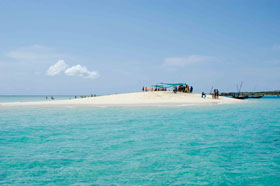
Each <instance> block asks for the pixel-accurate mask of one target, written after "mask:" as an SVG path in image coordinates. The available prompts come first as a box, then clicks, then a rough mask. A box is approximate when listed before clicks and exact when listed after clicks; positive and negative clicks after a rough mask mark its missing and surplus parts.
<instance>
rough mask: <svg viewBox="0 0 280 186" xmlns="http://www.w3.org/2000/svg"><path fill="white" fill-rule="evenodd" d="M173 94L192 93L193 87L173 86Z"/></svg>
mask: <svg viewBox="0 0 280 186" xmlns="http://www.w3.org/2000/svg"><path fill="white" fill-rule="evenodd" d="M173 92H174V93H176V92H186V93H192V92H193V87H192V86H190V87H189V85H187V84H186V85H185V86H183V85H180V86H178V87H177V86H174V87H173Z"/></svg>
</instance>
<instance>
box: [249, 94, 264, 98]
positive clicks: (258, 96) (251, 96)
mask: <svg viewBox="0 0 280 186" xmlns="http://www.w3.org/2000/svg"><path fill="white" fill-rule="evenodd" d="M262 97H263V96H260V95H249V96H248V98H253V99H259V98H262Z"/></svg>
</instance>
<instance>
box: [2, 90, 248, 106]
mask: <svg viewBox="0 0 280 186" xmlns="http://www.w3.org/2000/svg"><path fill="white" fill-rule="evenodd" d="M242 102H243V101H242V100H237V99H233V98H228V97H222V96H220V97H219V99H212V96H211V95H207V97H206V99H203V98H201V94H195V93H192V94H190V93H181V92H178V93H176V94H174V93H173V92H169V91H167V92H164V91H159V92H136V93H125V94H114V95H106V96H97V97H87V98H77V99H68V100H48V101H47V100H46V101H34V102H10V103H0V107H3V106H94V107H106V106H155V107H157V106H191V105H215V104H233V103H242Z"/></svg>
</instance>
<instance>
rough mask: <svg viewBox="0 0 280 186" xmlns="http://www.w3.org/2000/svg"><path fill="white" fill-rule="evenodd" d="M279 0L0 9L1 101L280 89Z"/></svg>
mask: <svg viewBox="0 0 280 186" xmlns="http://www.w3.org/2000/svg"><path fill="white" fill-rule="evenodd" d="M279 10H280V1H277V0H271V1H267V0H263V1H260V0H246V1H244V0H227V1H225V0H220V1H217V0H211V1H206V0H193V1H188V0H172V1H171V0H160V1H159V0H152V1H151V0H111V1H109V0H102V1H95V0H89V1H86V0H80V1H76V0H73V1H71V0H67V1H66V0H65V1H63V0H61V1H55V0H50V1H46V0H44V1H43V0H34V1H32V0H26V1H20V0H14V1H9V0H1V1H0V95H89V94H97V95H104V94H112V93H123V92H135V91H140V90H141V89H142V87H143V86H147V87H149V86H151V85H154V84H157V83H160V82H167V83H187V84H189V85H192V86H193V87H194V92H202V91H205V92H209V91H210V90H211V88H212V87H214V88H218V89H219V90H220V92H228V91H236V85H237V84H240V83H241V82H242V81H243V87H242V89H241V90H242V91H264V90H267V91H273V90H280V11H279Z"/></svg>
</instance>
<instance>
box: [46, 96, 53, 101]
mask: <svg viewBox="0 0 280 186" xmlns="http://www.w3.org/2000/svg"><path fill="white" fill-rule="evenodd" d="M50 99H51V100H54V97H53V96H51V98H50ZM46 100H48V96H46Z"/></svg>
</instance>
